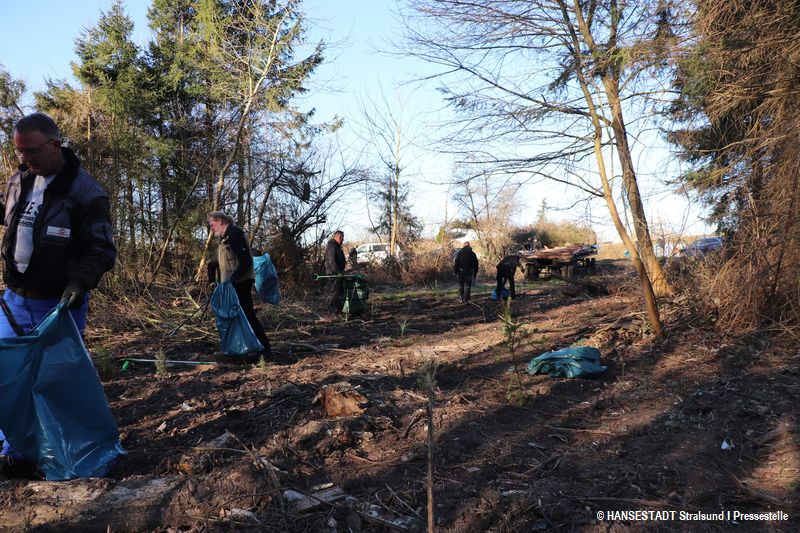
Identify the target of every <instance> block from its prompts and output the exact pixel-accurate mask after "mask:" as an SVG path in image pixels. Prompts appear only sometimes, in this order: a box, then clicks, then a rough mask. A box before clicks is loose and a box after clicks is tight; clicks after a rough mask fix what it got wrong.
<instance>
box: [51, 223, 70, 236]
mask: <svg viewBox="0 0 800 533" xmlns="http://www.w3.org/2000/svg"><path fill="white" fill-rule="evenodd" d="M69 232H70V229H69V228H59V227H56V226H47V235H48V236H50V237H61V238H63V239H69Z"/></svg>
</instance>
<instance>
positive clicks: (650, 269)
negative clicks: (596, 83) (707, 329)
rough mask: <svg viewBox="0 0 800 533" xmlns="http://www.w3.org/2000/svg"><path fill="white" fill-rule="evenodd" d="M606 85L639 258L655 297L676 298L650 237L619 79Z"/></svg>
mask: <svg viewBox="0 0 800 533" xmlns="http://www.w3.org/2000/svg"><path fill="white" fill-rule="evenodd" d="M603 83H604V85H605V89H606V95H607V96H608V103H609V105H610V106H611V129H612V130H613V131H614V142H615V144H616V147H617V155H618V157H619V161H620V164H621V165H622V180H623V183H624V184H625V194H626V195H627V198H628V206H629V207H630V209H631V215H632V216H633V228H634V231H635V232H636V240H637V241H638V243H639V248H638V251H639V256H640V257H641V259H642V262H643V263H644V266H645V269H646V270H647V273H648V275H649V277H650V282H651V283H652V285H653V291H654V292H655V294H656V295H657V296H662V297H663V296H671V295H672V294H673V290H672V287H670V285H669V283H667V278H666V276H665V275H664V270H663V269H662V268H661V263H659V262H658V258H657V257H656V254H655V253H654V252H653V241H652V239H651V237H650V228H649V225H648V223H647V215H646V214H645V212H644V205H643V204H642V196H641V194H640V193H639V182H638V181H637V179H636V171H635V170H634V167H633V159H632V158H631V150H630V145H629V144H628V132H627V130H626V128H625V120H624V118H623V116H622V106H621V104H620V100H619V89H618V87H619V82H618V80H616V79H613V78H609V77H606V78H605V79H604V80H603ZM631 257H632V256H631Z"/></svg>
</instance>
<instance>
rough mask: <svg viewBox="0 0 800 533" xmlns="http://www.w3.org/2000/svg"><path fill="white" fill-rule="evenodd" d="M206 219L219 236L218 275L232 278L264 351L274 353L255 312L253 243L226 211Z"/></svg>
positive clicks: (243, 308)
mask: <svg viewBox="0 0 800 533" xmlns="http://www.w3.org/2000/svg"><path fill="white" fill-rule="evenodd" d="M207 219H208V227H209V229H210V230H211V232H212V233H213V234H214V235H216V236H217V237H220V242H219V247H218V248H217V263H218V265H219V267H218V268H219V278H220V280H221V281H230V282H231V284H232V285H233V288H234V290H235V291H236V296H238V297H239V306H240V307H241V308H242V312H243V313H244V316H245V317H246V318H247V322H248V323H249V324H250V328H251V329H252V330H253V333H255V335H256V338H257V339H258V342H260V343H261V346H263V347H264V355H265V356H266V357H269V356H270V355H271V351H270V346H269V339H268V338H267V334H266V332H265V331H264V327H263V326H262V325H261V322H259V320H258V317H257V316H256V311H255V309H253V284H254V283H255V280H256V273H255V270H254V269H253V252H252V251H251V250H250V243H249V242H248V241H247V238H246V237H245V235H244V232H243V231H242V230H241V229H240V228H238V227H237V226H234V224H233V218H231V217H230V215H228V214H227V213H225V212H224V211H212V212H211V213H209V214H208V217H207ZM209 277H211V276H209ZM209 281H211V280H209Z"/></svg>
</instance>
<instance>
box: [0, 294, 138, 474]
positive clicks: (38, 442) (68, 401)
mask: <svg viewBox="0 0 800 533" xmlns="http://www.w3.org/2000/svg"><path fill="white" fill-rule="evenodd" d="M63 309H64V304H63V303H62V304H59V305H58V306H56V307H55V308H54V309H53V310H52V311H50V313H48V314H47V316H45V317H44V319H42V321H41V323H40V324H39V325H38V326H36V327H35V328H34V329H33V331H31V332H30V333H29V334H27V335H25V336H21V337H10V338H5V339H0V406H2V407H0V428H2V430H3V432H4V433H5V438H6V440H7V441H8V444H10V445H11V447H12V448H13V449H14V451H16V452H18V453H21V454H22V455H23V456H24V457H25V458H27V459H30V460H31V461H33V462H35V463H36V464H37V465H38V466H39V468H40V469H41V470H42V472H43V473H44V475H45V477H46V479H48V480H51V481H55V480H65V479H73V478H79V477H81V478H87V477H98V476H103V475H105V474H106V473H107V472H108V470H109V468H111V466H112V465H113V463H114V460H115V459H116V458H117V457H119V456H120V455H124V454H125V450H124V449H123V448H122V446H121V445H120V443H119V431H118V430H117V423H116V421H115V420H114V416H113V415H112V414H111V409H110V408H109V406H108V401H107V400H106V396H105V393H104V392H103V386H102V384H101V383H100V379H99V378H98V377H97V372H96V371H95V369H94V365H93V364H92V360H91V358H90V356H89V353H88V352H87V351H86V347H85V346H84V345H83V340H82V339H81V335H80V333H79V332H78V328H77V327H76V326H75V321H74V320H73V319H72V316H70V314H69V313H67V312H66V311H65V310H64V311H62V310H63Z"/></svg>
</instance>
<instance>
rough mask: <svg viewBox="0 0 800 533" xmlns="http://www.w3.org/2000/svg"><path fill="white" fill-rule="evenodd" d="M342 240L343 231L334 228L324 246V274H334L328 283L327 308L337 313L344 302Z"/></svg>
mask: <svg viewBox="0 0 800 533" xmlns="http://www.w3.org/2000/svg"><path fill="white" fill-rule="evenodd" d="M343 242H344V232H343V231H341V230H336V231H334V232H333V236H332V237H331V239H330V240H329V241H328V245H327V246H326V247H325V275H327V276H336V277H335V278H333V279H331V281H330V283H328V293H329V296H330V299H329V301H328V310H329V311H330V312H331V313H334V314H338V313H341V312H342V308H343V307H344V303H343V302H342V292H343V288H342V281H343V280H342V274H344V267H345V258H344V251H343V250H342V243H343Z"/></svg>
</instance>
